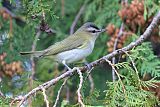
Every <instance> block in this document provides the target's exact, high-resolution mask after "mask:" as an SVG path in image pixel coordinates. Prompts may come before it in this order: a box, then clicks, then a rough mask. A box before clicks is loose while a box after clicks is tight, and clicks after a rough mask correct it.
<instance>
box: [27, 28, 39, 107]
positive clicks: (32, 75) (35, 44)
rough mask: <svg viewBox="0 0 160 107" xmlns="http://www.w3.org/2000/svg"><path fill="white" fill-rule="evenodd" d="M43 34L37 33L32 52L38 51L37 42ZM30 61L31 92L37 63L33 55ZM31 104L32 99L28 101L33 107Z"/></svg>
mask: <svg viewBox="0 0 160 107" xmlns="http://www.w3.org/2000/svg"><path fill="white" fill-rule="evenodd" d="M40 34H41V31H40V30H38V31H37V33H36V36H35V39H34V41H33V44H32V52H34V51H35V50H36V46H37V41H38V38H39V36H40ZM30 60H31V64H32V71H31V76H30V77H29V86H30V88H29V89H30V90H31V89H32V88H33V79H34V75H35V62H34V57H33V55H31V57H30ZM31 103H32V100H31V98H29V99H28V104H29V105H30V106H31Z"/></svg>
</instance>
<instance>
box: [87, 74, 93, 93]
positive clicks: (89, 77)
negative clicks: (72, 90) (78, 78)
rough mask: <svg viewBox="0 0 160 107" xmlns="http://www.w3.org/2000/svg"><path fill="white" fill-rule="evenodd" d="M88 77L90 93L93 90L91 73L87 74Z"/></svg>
mask: <svg viewBox="0 0 160 107" xmlns="http://www.w3.org/2000/svg"><path fill="white" fill-rule="evenodd" d="M88 79H89V82H90V88H91V89H90V93H92V92H93V90H94V81H93V78H92V75H91V74H90V75H89V76H88Z"/></svg>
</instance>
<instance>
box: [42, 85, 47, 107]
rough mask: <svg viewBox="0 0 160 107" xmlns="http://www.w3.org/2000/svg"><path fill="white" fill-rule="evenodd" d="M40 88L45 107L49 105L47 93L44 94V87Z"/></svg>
mask: <svg viewBox="0 0 160 107" xmlns="http://www.w3.org/2000/svg"><path fill="white" fill-rule="evenodd" d="M41 89H42V94H43V97H44V101H45V102H46V107H49V101H48V99H47V95H46V90H45V88H44V87H41Z"/></svg>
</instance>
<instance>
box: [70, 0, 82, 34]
mask: <svg viewBox="0 0 160 107" xmlns="http://www.w3.org/2000/svg"><path fill="white" fill-rule="evenodd" d="M84 8H85V3H84V4H83V5H82V6H81V8H80V10H79V12H78V14H77V15H76V17H75V19H74V21H73V23H72V25H71V28H70V34H73V33H74V29H75V26H76V24H77V22H78V20H79V18H80V16H81V14H82V13H83V11H84Z"/></svg>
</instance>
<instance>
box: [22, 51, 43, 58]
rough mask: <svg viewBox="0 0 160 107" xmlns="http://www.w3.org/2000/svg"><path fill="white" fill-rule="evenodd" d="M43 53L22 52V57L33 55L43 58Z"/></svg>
mask: <svg viewBox="0 0 160 107" xmlns="http://www.w3.org/2000/svg"><path fill="white" fill-rule="evenodd" d="M43 53H44V52H43V51H30V52H20V54H21V55H33V56H34V57H41V56H43Z"/></svg>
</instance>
